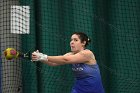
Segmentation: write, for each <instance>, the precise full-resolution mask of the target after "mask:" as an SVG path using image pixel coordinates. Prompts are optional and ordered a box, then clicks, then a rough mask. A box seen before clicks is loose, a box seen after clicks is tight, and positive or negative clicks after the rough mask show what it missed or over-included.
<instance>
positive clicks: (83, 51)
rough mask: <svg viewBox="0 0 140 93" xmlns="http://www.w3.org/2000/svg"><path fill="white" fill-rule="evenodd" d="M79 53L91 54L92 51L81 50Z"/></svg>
mask: <svg viewBox="0 0 140 93" xmlns="http://www.w3.org/2000/svg"><path fill="white" fill-rule="evenodd" d="M81 53H84V54H89V55H92V54H93V52H92V51H91V50H89V49H85V50H82V51H81Z"/></svg>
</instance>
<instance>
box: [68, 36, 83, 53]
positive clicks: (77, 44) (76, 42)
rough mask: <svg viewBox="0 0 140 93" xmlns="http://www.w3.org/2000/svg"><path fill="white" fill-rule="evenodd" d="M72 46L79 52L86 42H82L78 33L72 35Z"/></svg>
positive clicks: (72, 49)
mask: <svg viewBox="0 0 140 93" xmlns="http://www.w3.org/2000/svg"><path fill="white" fill-rule="evenodd" d="M70 47H71V51H72V52H74V53H77V52H79V51H81V50H83V49H84V47H85V42H81V40H80V38H79V36H78V35H76V34H73V35H72V36H71V42H70Z"/></svg>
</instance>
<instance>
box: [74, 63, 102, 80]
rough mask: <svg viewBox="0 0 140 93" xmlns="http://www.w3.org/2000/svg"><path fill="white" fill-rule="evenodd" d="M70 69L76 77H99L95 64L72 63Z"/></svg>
mask: <svg viewBox="0 0 140 93" xmlns="http://www.w3.org/2000/svg"><path fill="white" fill-rule="evenodd" d="M72 70H73V72H74V74H75V77H76V78H77V79H81V78H85V77H98V78H99V77H100V70H99V67H98V65H97V64H94V65H88V64H85V63H79V64H72Z"/></svg>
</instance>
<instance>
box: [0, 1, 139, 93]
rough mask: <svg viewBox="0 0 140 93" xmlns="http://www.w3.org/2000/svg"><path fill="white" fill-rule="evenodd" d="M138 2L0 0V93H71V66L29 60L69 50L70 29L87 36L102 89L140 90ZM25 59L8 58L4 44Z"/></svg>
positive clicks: (115, 92)
mask: <svg viewBox="0 0 140 93" xmlns="http://www.w3.org/2000/svg"><path fill="white" fill-rule="evenodd" d="M139 5H140V1H139V0H1V1H0V53H1V57H0V80H1V81H0V88H1V89H0V93H71V88H72V85H73V83H74V76H73V73H72V70H71V65H61V66H56V67H52V66H48V65H46V64H43V63H41V62H31V59H30V56H31V53H32V52H33V51H35V50H37V49H38V50H39V51H41V52H42V53H45V54H48V55H55V56H56V55H64V54H65V53H67V52H69V51H70V47H69V42H70V37H71V34H72V33H73V32H77V31H78V32H84V33H86V34H87V35H88V36H89V37H90V38H91V43H90V44H89V46H88V47H87V48H88V49H90V50H92V51H93V53H94V54H95V56H96V60H97V63H98V65H99V68H100V72H101V76H102V82H103V86H104V89H105V92H106V93H140V62H139V61H140V16H139V15H140V6H139ZM9 47H12V48H15V49H16V50H17V51H20V52H23V53H28V54H29V55H28V56H29V58H28V59H23V58H18V59H14V60H6V59H5V56H4V54H3V51H4V50H5V49H6V48H9Z"/></svg>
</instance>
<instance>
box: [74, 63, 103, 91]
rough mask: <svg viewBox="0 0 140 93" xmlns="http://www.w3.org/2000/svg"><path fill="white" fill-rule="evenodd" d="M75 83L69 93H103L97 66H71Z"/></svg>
mask: <svg viewBox="0 0 140 93" xmlns="http://www.w3.org/2000/svg"><path fill="white" fill-rule="evenodd" d="M72 70H73V72H74V74H75V77H76V81H75V84H74V86H73V89H72V92H71V93H104V89H103V86H102V81H101V76H100V70H99V67H98V64H95V65H88V64H85V63H79V64H72Z"/></svg>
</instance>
